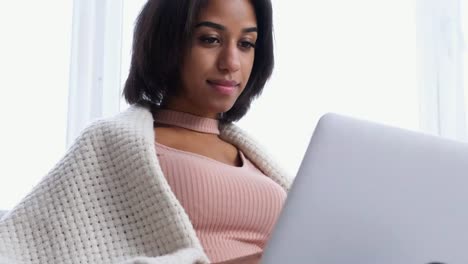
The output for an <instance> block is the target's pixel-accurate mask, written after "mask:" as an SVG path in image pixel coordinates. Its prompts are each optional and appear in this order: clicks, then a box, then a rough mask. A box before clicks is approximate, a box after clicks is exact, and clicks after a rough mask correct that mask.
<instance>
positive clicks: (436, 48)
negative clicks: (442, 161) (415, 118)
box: [416, 0, 467, 140]
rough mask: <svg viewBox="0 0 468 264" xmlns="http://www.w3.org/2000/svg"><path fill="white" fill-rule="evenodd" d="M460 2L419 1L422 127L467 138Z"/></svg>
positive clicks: (438, 132) (459, 137) (460, 138)
mask: <svg viewBox="0 0 468 264" xmlns="http://www.w3.org/2000/svg"><path fill="white" fill-rule="evenodd" d="M460 7H461V3H460V0H418V1H417V9H416V10H417V16H416V18H417V28H418V35H417V36H418V47H419V49H418V50H419V51H420V53H419V57H420V59H419V61H420V66H419V68H420V76H419V80H420V92H421V128H422V129H423V130H425V131H427V132H430V133H433V134H436V135H440V136H443V137H448V138H452V139H458V140H466V139H467V131H466V117H465V115H466V113H465V109H466V108H465V104H466V102H465V96H464V84H463V49H464V48H463V45H464V44H463V31H462V28H461V26H462V25H461V16H460V14H461V8H460Z"/></svg>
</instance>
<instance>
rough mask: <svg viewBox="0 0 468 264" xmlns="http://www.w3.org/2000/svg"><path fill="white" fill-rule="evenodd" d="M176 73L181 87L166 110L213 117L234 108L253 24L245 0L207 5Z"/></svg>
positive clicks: (245, 75)
mask: <svg viewBox="0 0 468 264" xmlns="http://www.w3.org/2000/svg"><path fill="white" fill-rule="evenodd" d="M195 25H196V26H195V29H194V34H193V39H192V45H191V46H190V47H189V49H188V50H187V51H186V53H185V57H184V61H183V63H182V68H181V81H182V87H179V88H180V90H179V91H180V92H179V93H178V95H177V96H176V97H174V98H171V99H170V100H169V102H168V106H169V108H172V109H175V110H179V111H183V112H189V113H192V114H195V115H199V116H205V117H211V118H216V116H217V114H218V113H221V112H226V111H228V110H229V109H231V107H232V106H233V105H234V103H235V102H236V100H237V98H238V97H239V95H240V94H241V93H242V91H243V90H244V88H245V85H246V84H247V81H248V80H249V76H250V72H251V71H252V66H253V63H254V55H255V49H254V47H255V42H256V41H257V20H256V16H255V11H254V8H253V6H252V4H251V3H250V1H249V0H229V1H226V0H210V1H209V2H208V5H207V6H206V7H205V8H203V9H202V10H201V12H200V14H199V16H198V19H197V22H196V23H195Z"/></svg>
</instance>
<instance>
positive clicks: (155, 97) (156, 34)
mask: <svg viewBox="0 0 468 264" xmlns="http://www.w3.org/2000/svg"><path fill="white" fill-rule="evenodd" d="M208 1H209V0H148V2H147V3H146V4H145V6H144V7H143V9H142V11H141V13H140V15H139V16H138V18H137V21H136V24H135V30H134V35H133V52H132V59H131V65H130V72H129V75H128V78H127V81H126V82H125V87H124V91H123V95H124V97H125V99H126V100H127V102H128V103H129V104H150V105H152V106H153V107H156V108H159V107H164V104H165V103H166V101H167V100H166V99H167V98H168V97H170V96H174V95H176V91H175V89H176V88H177V87H178V84H179V79H180V65H181V63H182V62H183V56H184V54H185V50H186V48H188V47H189V45H191V39H192V33H193V30H194V26H195V23H196V22H197V21H196V19H197V17H198V14H199V12H200V10H201V9H202V8H203V7H204V6H205V5H206V4H207V3H208ZM251 3H252V5H253V7H254V10H255V14H256V17H257V28H258V37H257V42H256V45H255V58H254V64H253V67H252V72H251V74H250V78H249V81H248V82H247V85H246V87H245V89H244V91H243V92H242V94H241V95H240V96H239V98H238V99H237V101H236V102H235V104H234V105H233V107H232V108H231V109H230V110H229V111H227V112H225V113H222V114H221V115H220V117H219V119H220V121H221V122H222V123H227V122H233V121H237V120H239V119H241V118H242V117H243V116H244V115H245V114H246V113H247V111H248V109H249V108H250V104H251V102H252V100H253V99H254V98H256V97H257V96H259V95H260V94H261V92H262V90H263V87H264V86H265V83H266V81H267V80H268V78H270V76H271V73H272V71H273V66H274V57H273V17H272V16H273V15H272V7H271V2H270V0H251Z"/></svg>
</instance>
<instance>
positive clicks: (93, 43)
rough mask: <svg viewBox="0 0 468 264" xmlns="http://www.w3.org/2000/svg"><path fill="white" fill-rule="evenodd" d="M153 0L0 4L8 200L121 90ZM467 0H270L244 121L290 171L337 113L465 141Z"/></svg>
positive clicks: (1, 194) (3, 170)
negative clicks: (257, 77) (268, 74)
mask: <svg viewBox="0 0 468 264" xmlns="http://www.w3.org/2000/svg"><path fill="white" fill-rule="evenodd" d="M145 2H146V1H144V0H75V1H73V0H42V1H34V0H23V1H11V0H10V1H8V0H1V1H0V34H1V35H0V36H1V39H0V92H1V93H0V94H1V96H0V100H1V102H0V120H1V124H2V125H1V130H0V209H11V208H12V207H13V206H14V205H15V204H16V203H18V202H19V200H20V199H21V198H22V197H24V196H25V195H26V194H27V193H28V192H29V191H30V190H31V188H32V187H33V186H34V185H35V184H37V183H38V182H39V180H40V179H41V178H42V177H43V176H44V175H46V174H47V172H48V171H49V170H50V169H51V168H52V167H53V166H54V164H56V163H57V162H58V161H59V160H60V158H61V157H62V156H63V155H64V154H65V152H66V150H67V147H68V146H70V144H71V143H72V142H73V140H74V139H75V137H76V136H77V135H78V134H79V132H80V131H81V130H82V129H83V128H84V127H85V126H86V125H87V124H89V122H91V121H93V120H95V119H98V118H102V117H107V116H112V115H115V114H116V113H118V112H119V111H122V110H124V109H125V108H127V107H128V105H127V104H126V103H125V102H124V100H123V99H122V98H121V96H120V95H121V91H122V86H123V84H124V82H125V80H126V76H127V74H128V68H129V61H130V56H131V45H132V30H133V26H134V22H135V18H136V16H137V15H138V12H139V11H140V9H141V7H142V6H143V4H144V3H145ZM467 7H468V0H354V1H348V0H327V1H320V0H309V1H302V0H288V1H281V0H273V9H274V19H275V20H274V27H275V54H276V57H275V59H276V67H275V71H274V74H273V77H272V78H271V80H270V81H269V82H268V84H267V86H266V87H265V89H264V92H263V94H262V96H261V97H260V98H259V99H258V100H257V101H255V103H254V104H253V105H252V108H251V110H250V112H249V113H248V114H247V116H246V117H245V118H244V119H242V120H241V121H240V122H238V125H239V126H241V127H242V128H244V129H245V130H247V131H248V132H249V133H250V134H251V135H252V136H253V137H255V138H257V139H258V141H260V142H261V143H262V144H263V145H264V146H265V147H266V149H267V150H268V151H269V152H270V153H271V154H272V155H273V156H274V157H275V158H276V159H277V160H278V161H279V162H280V163H281V164H282V165H283V167H284V168H285V169H286V170H287V171H288V172H289V173H290V175H291V177H294V175H295V174H296V172H297V170H298V169H299V166H300V162H301V159H302V156H303V155H304V153H305V150H306V147H307V145H308V142H309V140H310V137H311V136H312V133H313V130H314V128H315V126H316V124H317V121H318V120H319V118H320V116H322V115H323V114H324V113H327V112H336V113H341V114H345V115H349V116H354V117H357V118H362V119H367V120H371V121H376V122H380V123H384V124H388V125H392V126H398V127H402V128H406V129H411V130H417V131H422V132H424V133H430V134H435V135H439V136H443V137H448V138H452V139H456V140H461V141H466V140H467V138H468V131H467V130H466V124H467V118H466V116H467V115H466V112H467V110H468V109H467V106H468V104H467V98H468V97H467V94H468V91H467V89H468V84H467V82H468V71H467V69H466V67H465V66H464V65H466V64H467V63H468V53H467V49H466V42H465V38H466V37H467V36H468V8H467Z"/></svg>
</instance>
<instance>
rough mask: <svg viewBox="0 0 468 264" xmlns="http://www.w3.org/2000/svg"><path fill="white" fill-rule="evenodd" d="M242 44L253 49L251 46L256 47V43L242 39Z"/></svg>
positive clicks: (243, 46)
mask: <svg viewBox="0 0 468 264" xmlns="http://www.w3.org/2000/svg"><path fill="white" fill-rule="evenodd" d="M240 46H241V47H242V48H246V49H251V48H255V43H252V42H250V41H241V42H240Z"/></svg>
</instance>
